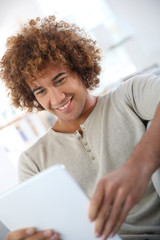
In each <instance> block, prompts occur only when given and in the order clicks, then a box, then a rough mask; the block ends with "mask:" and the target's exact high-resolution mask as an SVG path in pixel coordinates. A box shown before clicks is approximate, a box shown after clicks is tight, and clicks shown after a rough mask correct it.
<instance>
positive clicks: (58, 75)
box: [53, 72, 66, 81]
mask: <svg viewBox="0 0 160 240" xmlns="http://www.w3.org/2000/svg"><path fill="white" fill-rule="evenodd" d="M64 74H66V72H61V73H59V74H57V75H56V76H55V77H54V78H53V81H54V80H56V79H57V78H59V77H60V76H61V75H64Z"/></svg>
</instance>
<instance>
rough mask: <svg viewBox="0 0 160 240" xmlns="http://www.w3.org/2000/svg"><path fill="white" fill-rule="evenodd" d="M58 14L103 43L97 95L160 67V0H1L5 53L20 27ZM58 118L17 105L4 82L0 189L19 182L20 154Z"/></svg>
mask: <svg viewBox="0 0 160 240" xmlns="http://www.w3.org/2000/svg"><path fill="white" fill-rule="evenodd" d="M52 14H54V15H56V16H57V18H58V19H64V20H67V21H69V22H71V23H76V24H77V25H79V26H80V27H82V28H84V29H85V30H86V31H87V32H88V33H89V34H90V35H91V36H92V38H93V39H95V40H96V41H97V42H98V45H99V46H100V47H101V48H102V51H103V59H102V73H101V76H100V79H101V83H100V86H99V88H98V89H97V90H96V91H95V92H94V94H101V93H105V92H106V91H108V89H109V88H110V87H112V86H115V85H116V84H117V83H119V82H120V81H123V80H125V79H127V78H129V76H132V75H134V74H136V73H143V72H147V73H148V72H154V73H155V72H156V73H157V72H158V71H159V65H160V27H159V23H160V1H159V0H80V1H77V0H67V1H66V0H1V1H0V36H1V37H0V58H1V57H2V56H3V54H4V52H5V42H6V39H7V38H8V37H9V36H10V35H12V34H15V33H16V32H17V31H18V30H19V26H21V25H22V24H23V23H25V22H26V21H27V20H28V19H30V18H35V17H38V16H47V15H52ZM54 120H55V119H54V117H53V116H52V115H50V114H48V113H47V112H45V111H43V112H40V113H34V114H27V113H26V112H21V111H20V110H17V109H15V108H13V107H12V106H11V105H10V101H9V99H8V97H7V92H6V90H5V88H4V86H3V84H2V83H1V82H0V194H1V193H2V192H5V191H7V190H8V189H9V188H11V187H13V186H14V185H16V184H17V183H18V180H17V163H18V158H19V155H20V153H21V152H22V151H23V150H25V149H26V148H27V147H29V146H30V145H31V144H33V143H34V142H35V141H36V140H37V139H38V138H39V137H41V136H42V135H43V134H44V133H45V132H46V131H47V130H48V128H49V127H51V126H52V124H53V122H54Z"/></svg>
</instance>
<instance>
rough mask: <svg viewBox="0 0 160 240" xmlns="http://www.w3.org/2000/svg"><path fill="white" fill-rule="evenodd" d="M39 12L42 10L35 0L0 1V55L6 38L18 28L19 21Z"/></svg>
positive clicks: (32, 16)
mask: <svg viewBox="0 0 160 240" xmlns="http://www.w3.org/2000/svg"><path fill="white" fill-rule="evenodd" d="M41 14H42V10H41V8H40V7H39V5H38V3H37V1H36V0H35V1H34V0H2V1H0V36H1V38H0V46H1V48H0V57H1V56H2V55H3V53H4V46H5V42H6V39H7V38H8V37H9V36H10V35H12V34H13V33H14V32H15V31H16V30H17V29H18V28H17V26H18V25H19V23H20V24H21V23H23V22H24V21H26V19H28V18H34V17H37V16H39V15H41ZM17 23H18V24H17Z"/></svg>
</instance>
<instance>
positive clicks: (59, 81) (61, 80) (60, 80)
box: [55, 76, 66, 85]
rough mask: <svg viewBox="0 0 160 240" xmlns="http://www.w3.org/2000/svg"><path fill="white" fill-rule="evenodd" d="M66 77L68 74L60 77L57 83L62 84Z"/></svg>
mask: <svg viewBox="0 0 160 240" xmlns="http://www.w3.org/2000/svg"><path fill="white" fill-rule="evenodd" d="M65 78H66V76H65V77H63V78H60V79H58V80H57V81H56V82H55V85H59V84H61V83H62V82H63V80H65Z"/></svg>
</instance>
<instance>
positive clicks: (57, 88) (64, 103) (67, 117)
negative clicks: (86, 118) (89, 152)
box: [27, 64, 90, 121]
mask: <svg viewBox="0 0 160 240" xmlns="http://www.w3.org/2000/svg"><path fill="white" fill-rule="evenodd" d="M35 77H36V79H35V80H34V81H29V79H28V80H27V84H28V85H29V87H30V88H31V90H32V92H33V93H34V95H35V97H36V99H37V101H38V102H39V103H40V104H41V105H42V106H43V107H44V108H45V109H46V110H47V111H49V112H51V113H52V114H54V115H56V116H57V117H58V119H59V120H61V121H73V120H76V119H78V118H79V117H81V116H82V115H83V114H84V113H85V111H86V109H87V104H88V101H89V99H90V95H89V94H88V91H87V89H86V87H85V86H84V84H83V83H82V81H81V78H80V76H78V74H76V73H74V72H71V71H70V70H68V69H67V68H65V67H57V66H56V65H54V64H48V65H47V68H46V69H45V72H44V74H42V75H41V76H38V75H36V76H35Z"/></svg>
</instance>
